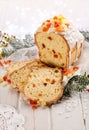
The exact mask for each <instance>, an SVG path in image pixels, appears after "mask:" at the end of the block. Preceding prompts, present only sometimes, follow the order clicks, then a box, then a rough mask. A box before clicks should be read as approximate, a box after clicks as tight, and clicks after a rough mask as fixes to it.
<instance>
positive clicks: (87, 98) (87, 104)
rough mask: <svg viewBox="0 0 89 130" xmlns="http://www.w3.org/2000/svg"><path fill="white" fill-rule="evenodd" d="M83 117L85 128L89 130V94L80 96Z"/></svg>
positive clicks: (85, 93)
mask: <svg viewBox="0 0 89 130" xmlns="http://www.w3.org/2000/svg"><path fill="white" fill-rule="evenodd" d="M81 99H82V108H83V117H84V122H85V126H86V130H89V93H88V92H84V93H82V94H81Z"/></svg>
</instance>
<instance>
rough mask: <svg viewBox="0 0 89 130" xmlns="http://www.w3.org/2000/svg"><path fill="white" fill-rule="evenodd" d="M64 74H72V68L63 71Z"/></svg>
mask: <svg viewBox="0 0 89 130" xmlns="http://www.w3.org/2000/svg"><path fill="white" fill-rule="evenodd" d="M64 74H65V75H66V76H67V75H69V74H73V70H70V69H69V70H67V71H66V72H65V73H64Z"/></svg>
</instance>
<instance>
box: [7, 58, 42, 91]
mask: <svg viewBox="0 0 89 130" xmlns="http://www.w3.org/2000/svg"><path fill="white" fill-rule="evenodd" d="M38 64H39V66H40V65H43V64H42V63H41V61H40V60H37V59H35V60H31V61H29V62H28V61H27V63H22V64H19V63H17V64H16V65H14V68H15V69H14V71H13V72H12V71H11V70H9V71H10V72H9V74H8V75H7V77H8V78H9V79H10V80H11V86H12V88H17V89H18V90H19V91H20V92H22V90H23V86H24V85H25V84H26V81H27V79H28V77H29V75H30V72H31V70H30V68H31V67H32V66H37V65H38ZM18 65H19V67H20V68H19V67H18Z"/></svg>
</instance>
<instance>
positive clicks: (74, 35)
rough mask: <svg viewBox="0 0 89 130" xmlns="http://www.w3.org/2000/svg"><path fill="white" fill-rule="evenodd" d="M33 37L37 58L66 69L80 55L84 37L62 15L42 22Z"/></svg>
mask: <svg viewBox="0 0 89 130" xmlns="http://www.w3.org/2000/svg"><path fill="white" fill-rule="evenodd" d="M34 37H35V43H36V45H37V46H38V49H39V57H40V59H41V61H42V62H44V63H46V64H48V65H51V66H56V67H59V68H66V67H69V65H72V64H73V63H74V62H75V61H76V60H77V59H78V58H79V56H80V55H81V51H82V47H83V42H84V37H83V35H82V34H81V33H80V32H79V31H78V29H76V28H75V27H74V26H73V25H72V24H71V23H70V22H69V21H68V20H67V19H66V18H65V17H63V16H62V15H59V16H54V17H53V18H51V19H49V20H46V21H45V22H43V23H42V25H41V26H40V27H39V28H38V30H37V31H36V33H35V35H34Z"/></svg>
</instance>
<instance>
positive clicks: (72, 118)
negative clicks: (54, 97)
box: [0, 0, 89, 130]
mask: <svg viewBox="0 0 89 130" xmlns="http://www.w3.org/2000/svg"><path fill="white" fill-rule="evenodd" d="M50 2H51V0H49V1H47V5H46V4H45V3H46V2H44V1H41V0H37V1H35V0H15V1H13V0H0V28H1V30H3V31H6V32H9V33H10V34H15V35H17V36H23V35H24V34H26V33H28V32H31V33H32V34H33V33H34V31H35V30H36V28H37V26H38V24H39V23H41V22H42V20H43V19H45V18H46V17H49V16H50V15H53V14H56V13H59V11H60V12H61V13H62V12H63V9H62V8H61V9H60V10H59V7H61V5H63V8H64V9H69V10H70V13H69V14H70V15H69V16H70V17H71V16H72V15H74V9H75V7H76V6H75V5H76V4H75V2H74V1H73V3H71V0H63V2H65V3H64V4H63V3H62V2H61V3H60V2H59V6H58V3H57V2H55V3H54V4H52V2H51V7H50ZM68 2H69V3H68ZM79 2H80V0H79V1H78V3H79ZM82 2H83V3H81V6H82V7H88V5H89V1H88V0H86V2H84V1H82ZM36 3H37V4H36ZM67 5H70V8H69V7H68V6H67ZM79 7H80V6H79ZM52 8H54V11H51V10H52ZM71 8H72V9H73V10H72V9H71ZM76 8H77V9H78V7H76ZM42 9H43V10H42ZM85 10H86V12H87V8H85ZM48 11H49V12H50V13H48ZM63 13H64V14H66V15H67V16H68V10H67V13H65V12H63ZM41 16H43V17H41ZM79 16H80V13H76V15H74V17H73V18H74V19H75V18H78V19H77V20H75V23H76V25H77V26H78V25H79V22H80V21H81V22H82V24H81V26H79V27H80V28H81V27H86V28H87V25H88V24H87V23H89V18H88V17H89V15H88V16H87V22H86V24H85V21H86V20H85V21H84V19H85V12H84V14H82V17H81V18H80V17H79ZM37 17H38V18H37ZM74 19H72V20H74ZM32 23H33V24H32ZM88 56H89V55H88ZM85 58H86V55H85ZM88 65H89V64H88ZM85 71H86V67H85ZM0 73H1V71H0ZM0 103H2V104H10V105H12V106H14V107H15V108H16V109H17V111H18V112H19V113H21V114H22V115H24V117H25V125H24V127H25V129H26V130H89V93H82V94H77V95H74V96H73V97H71V98H70V99H67V100H65V101H63V102H61V103H59V104H56V105H53V106H52V107H51V108H45V109H42V108H38V109H37V110H32V108H31V107H30V106H29V105H27V104H26V103H25V102H24V101H23V100H22V98H21V95H19V94H18V93H16V92H14V91H11V90H9V89H8V88H6V87H4V88H3V87H2V86H0Z"/></svg>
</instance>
